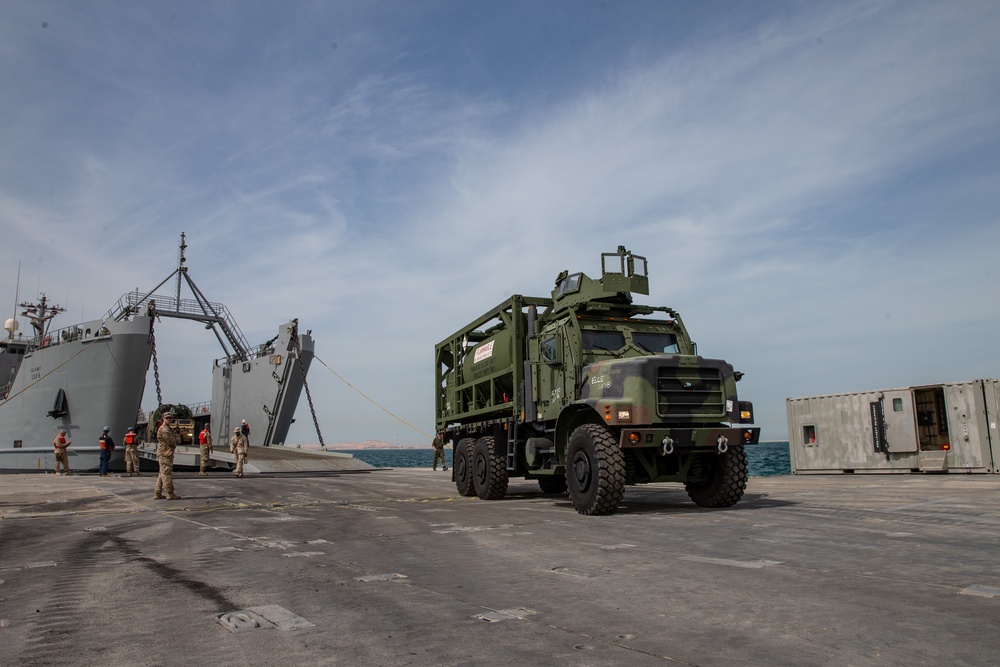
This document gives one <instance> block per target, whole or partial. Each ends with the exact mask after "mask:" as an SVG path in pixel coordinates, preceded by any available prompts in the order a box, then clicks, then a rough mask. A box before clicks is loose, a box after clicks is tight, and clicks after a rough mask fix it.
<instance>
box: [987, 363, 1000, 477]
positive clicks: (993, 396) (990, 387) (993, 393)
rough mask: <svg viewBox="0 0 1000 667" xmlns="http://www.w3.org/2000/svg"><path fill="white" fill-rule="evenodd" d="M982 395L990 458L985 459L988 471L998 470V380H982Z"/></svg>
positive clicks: (999, 461)
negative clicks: (984, 404)
mask: <svg viewBox="0 0 1000 667" xmlns="http://www.w3.org/2000/svg"><path fill="white" fill-rule="evenodd" d="M983 395H984V396H985V398H986V422H987V427H988V431H987V434H988V437H989V444H990V452H989V455H990V460H989V461H987V466H988V467H987V469H988V470H989V472H1000V430H998V427H1000V380H986V381H984V382H983Z"/></svg>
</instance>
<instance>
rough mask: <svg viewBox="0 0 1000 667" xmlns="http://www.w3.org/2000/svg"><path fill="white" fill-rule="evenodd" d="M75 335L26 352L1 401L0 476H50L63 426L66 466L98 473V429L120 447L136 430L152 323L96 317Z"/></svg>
mask: <svg viewBox="0 0 1000 667" xmlns="http://www.w3.org/2000/svg"><path fill="white" fill-rule="evenodd" d="M102 327H103V328H104V330H105V331H106V333H103V334H102V333H101V331H102ZM73 331H74V332H75V333H77V334H78V335H76V336H69V337H65V336H53V337H52V339H51V340H52V341H53V342H52V343H50V344H48V345H46V346H45V347H38V348H36V349H34V350H31V351H29V352H28V353H27V354H24V355H23V358H22V359H21V361H20V364H19V366H18V367H17V372H16V376H15V378H14V381H13V383H12V384H11V387H10V390H9V392H8V394H7V399H6V400H4V401H2V402H0V472H27V471H41V472H45V471H51V470H52V469H53V465H54V452H53V448H52V439H53V438H54V437H55V435H56V434H57V433H58V432H59V430H60V429H66V431H67V433H68V436H69V439H70V441H71V442H72V443H73V444H72V445H71V446H70V448H69V450H68V453H69V464H70V469H71V470H73V471H74V472H84V471H92V470H97V467H98V464H99V460H100V449H99V447H98V446H97V439H98V437H100V435H101V431H102V430H103V428H104V427H105V426H107V427H109V428H110V431H111V435H112V437H113V438H114V439H115V441H116V442H118V443H119V445H120V444H121V441H122V438H123V436H124V434H125V431H126V429H128V427H129V426H134V425H135V423H136V416H137V414H138V411H139V404H140V401H141V399H142V392H143V388H144V385H145V381H146V371H147V369H148V368H149V360H150V356H151V354H152V347H151V341H150V336H149V332H150V318H149V317H145V316H141V317H134V318H133V319H131V320H129V321H123V322H114V321H107V322H102V321H101V320H94V321H92V322H85V323H82V324H80V325H77V326H76V327H73ZM67 338H68V339H67ZM6 353H9V352H6ZM60 390H61V392H62V398H60ZM123 451H124V450H123V448H122V447H119V448H118V449H116V450H115V451H114V452H113V455H112V467H113V468H120V467H121V460H122V454H123Z"/></svg>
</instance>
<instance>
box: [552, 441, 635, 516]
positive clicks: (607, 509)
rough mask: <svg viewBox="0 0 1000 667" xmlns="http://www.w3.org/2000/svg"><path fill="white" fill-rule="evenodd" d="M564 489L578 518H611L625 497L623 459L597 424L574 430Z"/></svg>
mask: <svg viewBox="0 0 1000 667" xmlns="http://www.w3.org/2000/svg"><path fill="white" fill-rule="evenodd" d="M566 486H567V487H568V489H569V497H570V500H571V501H572V502H573V507H575V508H576V511H577V512H579V513H580V514H610V513H612V512H614V511H615V510H616V509H618V506H619V505H621V502H622V500H623V499H624V497H625V455H624V454H623V453H622V450H621V448H619V447H618V443H616V442H615V439H614V436H612V435H611V432H610V431H608V429H606V428H605V427H604V426H602V425H600V424H584V425H583V426H579V427H577V428H576V429H574V430H573V433H572V434H570V437H569V446H568V447H567V448H566Z"/></svg>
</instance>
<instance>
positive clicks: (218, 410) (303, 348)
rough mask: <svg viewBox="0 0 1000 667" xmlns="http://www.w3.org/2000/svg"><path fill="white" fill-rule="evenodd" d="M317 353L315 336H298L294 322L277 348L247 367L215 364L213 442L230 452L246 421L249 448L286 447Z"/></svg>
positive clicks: (245, 363) (281, 328)
mask: <svg viewBox="0 0 1000 667" xmlns="http://www.w3.org/2000/svg"><path fill="white" fill-rule="evenodd" d="M296 339H297V340H298V344H296ZM314 350H315V342H314V341H313V338H312V336H311V335H309V334H308V333H305V334H300V333H298V324H297V322H296V321H295V320H292V321H291V322H287V323H285V324H282V325H281V326H279V327H278V336H277V338H276V339H275V340H274V341H273V344H272V345H271V346H270V347H268V349H266V350H260V351H258V354H256V355H255V356H254V357H253V358H252V359H250V360H249V361H237V362H235V363H232V364H229V363H223V364H217V365H216V366H215V368H213V369H212V417H211V432H212V437H213V438H214V440H215V442H217V443H225V446H228V443H229V440H230V438H231V437H232V436H233V431H234V429H235V428H236V427H238V426H240V425H241V424H242V422H243V421H244V420H245V421H246V422H247V426H249V427H250V438H249V440H250V444H251V445H263V446H268V445H278V444H283V443H284V442H285V438H286V437H287V436H288V429H289V427H290V426H291V424H292V420H293V418H294V416H295V408H296V406H297V405H298V401H299V396H300V395H301V393H302V389H303V386H304V384H305V375H304V374H303V371H304V372H305V373H308V372H309V366H310V364H311V363H312V360H313V355H314ZM300 360H301V365H300V364H299V361H300Z"/></svg>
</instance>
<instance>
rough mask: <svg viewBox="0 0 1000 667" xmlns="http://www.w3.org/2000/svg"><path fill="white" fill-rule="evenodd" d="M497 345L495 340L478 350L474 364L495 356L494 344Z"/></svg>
mask: <svg viewBox="0 0 1000 667" xmlns="http://www.w3.org/2000/svg"><path fill="white" fill-rule="evenodd" d="M494 343H496V341H495V340H491V341H490V342H488V343H486V344H485V345H482V346H481V347H479V348H477V349H476V356H475V357H474V358H473V361H472V363H475V364H478V363H479V362H480V361H482V360H483V359H489V358H490V357H492V356H493V344H494Z"/></svg>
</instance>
